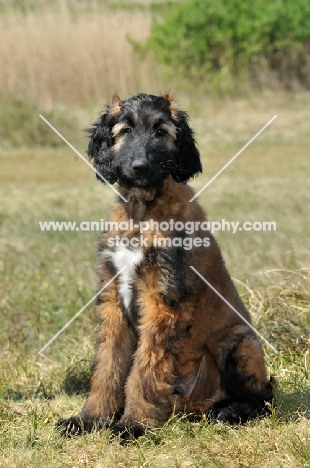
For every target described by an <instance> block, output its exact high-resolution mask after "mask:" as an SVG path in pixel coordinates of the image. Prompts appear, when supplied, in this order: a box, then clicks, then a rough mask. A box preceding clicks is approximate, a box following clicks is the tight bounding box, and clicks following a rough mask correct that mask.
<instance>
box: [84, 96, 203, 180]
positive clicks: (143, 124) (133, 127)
mask: <svg viewBox="0 0 310 468" xmlns="http://www.w3.org/2000/svg"><path fill="white" fill-rule="evenodd" d="M89 133H90V141H89V145H88V155H89V157H90V158H93V159H94V166H95V168H96V170H97V171H98V172H99V173H100V174H101V175H102V176H103V177H104V178H105V179H106V181H107V182H109V183H111V184H113V183H114V182H116V181H118V182H119V184H120V185H121V186H124V187H127V188H131V187H141V188H149V187H156V186H159V185H160V184H161V183H162V182H163V181H164V180H165V179H166V178H167V176H168V175H171V176H172V177H173V178H174V180H176V181H177V182H186V181H187V180H188V179H190V178H191V177H193V176H194V175H195V174H197V173H199V172H201V171H202V168H201V163H200V158H199V152H198V150H197V148H196V146H195V140H194V137H193V132H192V130H191V129H190V127H189V126H188V116H187V114H186V112H182V111H180V110H178V109H176V108H175V103H174V101H173V98H172V97H171V96H170V95H169V94H166V95H164V96H152V95H148V94H137V95H136V96H133V97H131V98H129V99H126V100H124V101H121V100H120V99H119V98H118V97H115V98H114V101H113V104H112V105H111V106H108V107H107V110H106V112H105V113H104V114H103V115H101V117H100V118H99V119H98V121H97V122H96V123H95V124H94V127H93V128H92V129H90V130H89ZM97 178H100V177H99V176H97Z"/></svg>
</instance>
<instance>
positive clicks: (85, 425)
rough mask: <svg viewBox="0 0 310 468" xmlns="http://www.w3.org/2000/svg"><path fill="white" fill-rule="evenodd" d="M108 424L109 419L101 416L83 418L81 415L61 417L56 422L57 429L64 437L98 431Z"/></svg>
mask: <svg viewBox="0 0 310 468" xmlns="http://www.w3.org/2000/svg"><path fill="white" fill-rule="evenodd" d="M107 425H108V423H107V421H106V420H103V419H101V418H97V419H82V418H81V417H80V416H72V417H71V418H68V419H60V420H59V421H58V422H57V423H56V430H57V431H58V433H59V434H60V435H61V436H63V437H72V436H77V435H81V434H83V433H84V432H92V431H96V430H97V431H98V430H100V429H102V428H103V427H107Z"/></svg>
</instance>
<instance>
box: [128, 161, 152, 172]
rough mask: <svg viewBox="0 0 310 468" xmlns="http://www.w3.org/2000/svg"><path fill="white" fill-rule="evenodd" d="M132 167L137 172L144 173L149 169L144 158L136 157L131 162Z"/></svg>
mask: <svg viewBox="0 0 310 468" xmlns="http://www.w3.org/2000/svg"><path fill="white" fill-rule="evenodd" d="M132 168H133V170H134V171H135V172H136V173H137V174H145V173H146V172H148V170H149V169H150V165H149V163H148V161H146V160H145V159H143V160H142V159H138V160H137V161H134V162H133V163H132Z"/></svg>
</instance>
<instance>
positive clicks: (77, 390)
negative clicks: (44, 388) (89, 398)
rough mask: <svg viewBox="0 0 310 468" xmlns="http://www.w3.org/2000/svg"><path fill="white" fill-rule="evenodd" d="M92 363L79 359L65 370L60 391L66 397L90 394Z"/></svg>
mask: <svg viewBox="0 0 310 468" xmlns="http://www.w3.org/2000/svg"><path fill="white" fill-rule="evenodd" d="M92 368H93V361H91V360H87V359H81V360H80V361H78V362H75V363H74V364H72V365H71V366H70V367H68V368H67V369H66V372H65V376H64V379H63V381H62V383H61V387H60V390H61V391H62V392H63V393H65V394H66V395H69V396H71V395H85V394H88V393H89V392H90V379H91V374H92Z"/></svg>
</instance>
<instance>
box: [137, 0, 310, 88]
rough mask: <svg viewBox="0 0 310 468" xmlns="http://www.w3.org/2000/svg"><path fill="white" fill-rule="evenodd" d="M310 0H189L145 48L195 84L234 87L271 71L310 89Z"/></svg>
mask: <svg viewBox="0 0 310 468" xmlns="http://www.w3.org/2000/svg"><path fill="white" fill-rule="evenodd" d="M309 44H310V2H309V0H273V1H270V0H251V1H249V0H204V1H201V0H187V1H184V2H181V3H179V4H177V5H176V7H175V8H174V9H173V11H172V12H170V13H169V14H168V15H167V16H166V17H164V19H163V20H162V21H159V22H158V21H157V22H156V23H155V24H154V25H153V28H152V31H151V36H150V38H149V39H148V41H147V43H146V50H147V51H152V52H154V53H155V55H156V58H157V59H158V60H159V61H160V62H162V63H164V64H166V65H167V66H168V67H169V69H170V70H171V71H173V76H176V74H179V73H181V75H182V76H184V77H187V78H189V79H191V80H192V81H193V82H194V84H195V85H196V84H197V83H199V82H206V81H207V82H208V83H209V85H210V84H211V85H212V84H213V85H214V86H215V87H218V88H219V89H225V87H226V88H227V87H228V88H231V87H232V88H235V87H236V86H237V87H238V85H240V83H241V82H244V80H245V79H250V80H251V81H254V82H255V81H256V84H261V83H260V81H261V80H260V79H259V78H260V74H261V72H262V71H267V72H270V73H271V74H273V75H274V76H276V77H277V79H278V80H280V81H281V82H282V83H283V85H284V86H285V87H286V88H288V89H289V88H292V87H293V85H294V83H295V82H296V81H298V82H299V83H300V84H301V85H302V86H304V87H305V88H310V72H309V66H308V63H309V56H310V54H309V50H310V49H309Z"/></svg>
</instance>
